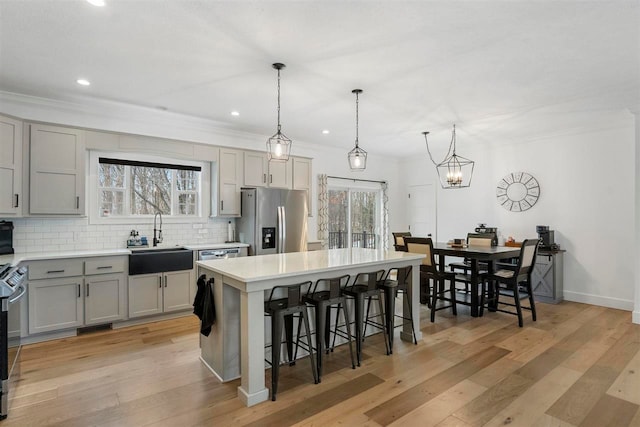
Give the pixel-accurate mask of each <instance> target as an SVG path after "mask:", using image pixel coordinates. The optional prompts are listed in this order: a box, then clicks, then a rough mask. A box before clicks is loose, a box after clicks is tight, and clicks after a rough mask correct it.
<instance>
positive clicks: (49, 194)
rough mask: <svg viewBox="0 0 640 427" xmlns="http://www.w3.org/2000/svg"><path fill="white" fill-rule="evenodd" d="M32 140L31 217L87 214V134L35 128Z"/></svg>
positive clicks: (45, 127) (70, 130) (33, 126)
mask: <svg viewBox="0 0 640 427" xmlns="http://www.w3.org/2000/svg"><path fill="white" fill-rule="evenodd" d="M30 130H31V133H30V138H29V160H30V164H29V213H30V214H32V215H41V214H44V215H82V214H84V210H85V209H84V206H85V201H84V182H85V143H84V131H82V130H78V129H71V128H63V127H57V126H46V125H39V124H32V125H31V127H30Z"/></svg>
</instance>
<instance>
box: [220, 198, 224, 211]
mask: <svg viewBox="0 0 640 427" xmlns="http://www.w3.org/2000/svg"><path fill="white" fill-rule="evenodd" d="M220 210H221V211H223V210H224V200H220Z"/></svg>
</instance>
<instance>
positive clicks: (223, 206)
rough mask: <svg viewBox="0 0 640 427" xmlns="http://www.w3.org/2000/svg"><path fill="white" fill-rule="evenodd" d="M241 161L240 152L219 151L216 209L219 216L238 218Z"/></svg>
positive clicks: (231, 150) (226, 149) (224, 149)
mask: <svg viewBox="0 0 640 427" xmlns="http://www.w3.org/2000/svg"><path fill="white" fill-rule="evenodd" d="M242 160H243V158H242V151H240V150H233V149H229V148H221V149H220V157H219V167H218V174H219V177H218V196H219V200H218V207H217V213H218V215H220V216H240V188H241V187H242V177H243V161H242Z"/></svg>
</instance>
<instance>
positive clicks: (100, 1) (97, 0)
mask: <svg viewBox="0 0 640 427" xmlns="http://www.w3.org/2000/svg"><path fill="white" fill-rule="evenodd" d="M87 2H89V3H91V4H92V5H94V6H98V7H102V6H104V5H105V4H106V3H105V2H104V0H87Z"/></svg>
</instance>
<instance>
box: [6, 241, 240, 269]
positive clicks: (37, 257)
mask: <svg viewBox="0 0 640 427" xmlns="http://www.w3.org/2000/svg"><path fill="white" fill-rule="evenodd" d="M248 246H249V245H248V244H246V243H198V244H196V245H189V244H186V245H172V246H168V245H166V246H162V245H160V246H158V247H157V249H170V248H172V247H184V248H187V249H191V250H194V251H199V250H203V249H224V248H242V247H248ZM139 249H153V248H151V247H144V248H143V247H140V248H122V249H120V248H114V249H97V250H81V251H60V252H25V253H18V254H11V255H0V265H2V264H11V265H17V264H19V263H21V262H26V261H42V260H48V259H63V258H85V257H96V256H113V255H129V254H131V252H132V251H135V250H139Z"/></svg>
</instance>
